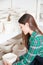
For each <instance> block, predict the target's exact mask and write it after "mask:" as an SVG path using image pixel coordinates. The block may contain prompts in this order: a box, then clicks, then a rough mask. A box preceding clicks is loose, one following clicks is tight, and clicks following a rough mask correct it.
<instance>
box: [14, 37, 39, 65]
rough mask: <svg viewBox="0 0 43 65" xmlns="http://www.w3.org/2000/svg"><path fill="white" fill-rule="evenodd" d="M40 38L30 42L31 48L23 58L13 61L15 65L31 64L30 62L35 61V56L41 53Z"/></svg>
mask: <svg viewBox="0 0 43 65" xmlns="http://www.w3.org/2000/svg"><path fill="white" fill-rule="evenodd" d="M39 46H40V43H39V39H38V38H35V39H34V40H33V41H32V43H30V49H29V50H28V52H27V53H26V54H25V55H24V56H23V58H22V60H20V61H19V62H16V63H13V65H30V63H31V62H32V61H33V59H34V58H35V56H36V55H37V54H39V48H38V47H39Z"/></svg>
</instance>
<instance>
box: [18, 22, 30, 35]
mask: <svg viewBox="0 0 43 65" xmlns="http://www.w3.org/2000/svg"><path fill="white" fill-rule="evenodd" d="M19 25H20V28H21V30H22V31H23V33H24V34H25V35H26V34H28V33H29V30H30V27H29V24H28V23H26V24H25V25H24V24H21V23H20V24H19Z"/></svg>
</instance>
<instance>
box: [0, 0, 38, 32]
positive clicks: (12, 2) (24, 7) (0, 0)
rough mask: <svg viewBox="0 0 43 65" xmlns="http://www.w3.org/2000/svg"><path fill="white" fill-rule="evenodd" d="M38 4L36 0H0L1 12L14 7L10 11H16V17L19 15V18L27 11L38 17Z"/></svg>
mask: <svg viewBox="0 0 43 65" xmlns="http://www.w3.org/2000/svg"><path fill="white" fill-rule="evenodd" d="M36 5H37V1H36V0H0V12H1V10H4V11H7V10H8V9H9V8H10V9H12V11H9V12H10V13H12V12H13V13H14V17H15V19H16V18H17V17H18V19H19V17H20V16H21V15H22V14H24V13H27V12H28V13H30V14H32V15H33V16H34V17H35V18H37V8H36V7H37V6H36ZM9 12H8V14H9ZM18 15H19V16H18ZM4 16H5V15H4ZM7 16H8V15H7ZM18 19H17V20H18ZM16 28H18V27H16ZM18 31H19V30H18Z"/></svg>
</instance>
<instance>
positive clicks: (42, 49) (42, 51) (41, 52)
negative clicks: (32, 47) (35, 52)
mask: <svg viewBox="0 0 43 65" xmlns="http://www.w3.org/2000/svg"><path fill="white" fill-rule="evenodd" d="M40 56H41V57H43V42H42V43H41V45H40Z"/></svg>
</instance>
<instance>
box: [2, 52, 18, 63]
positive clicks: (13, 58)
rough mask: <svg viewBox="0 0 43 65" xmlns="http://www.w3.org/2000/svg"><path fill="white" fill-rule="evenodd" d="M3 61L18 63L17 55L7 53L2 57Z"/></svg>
mask: <svg viewBox="0 0 43 65" xmlns="http://www.w3.org/2000/svg"><path fill="white" fill-rule="evenodd" d="M2 59H3V61H6V62H8V63H11V64H12V63H13V62H15V61H16V59H17V55H16V54H14V53H7V54H5V55H3V56H2Z"/></svg>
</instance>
